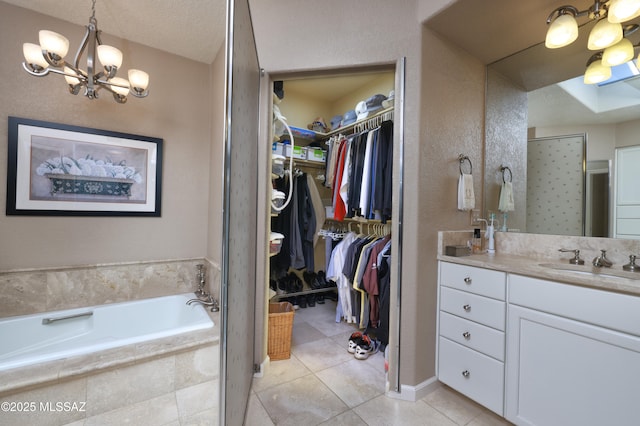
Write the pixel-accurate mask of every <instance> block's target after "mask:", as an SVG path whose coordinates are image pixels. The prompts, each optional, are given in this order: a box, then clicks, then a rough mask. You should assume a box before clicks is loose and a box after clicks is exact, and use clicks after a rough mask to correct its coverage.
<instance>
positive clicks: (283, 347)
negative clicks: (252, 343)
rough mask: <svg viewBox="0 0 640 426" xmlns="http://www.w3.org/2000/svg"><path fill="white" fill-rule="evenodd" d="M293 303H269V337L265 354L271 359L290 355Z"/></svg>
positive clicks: (287, 357)
mask: <svg viewBox="0 0 640 426" xmlns="http://www.w3.org/2000/svg"><path fill="white" fill-rule="evenodd" d="M294 314H295V311H294V310H293V305H292V304H291V303H289V302H278V303H269V339H268V341H267V354H268V355H269V358H271V360H279V359H289V358H290V357H291V332H292V330H293V315H294Z"/></svg>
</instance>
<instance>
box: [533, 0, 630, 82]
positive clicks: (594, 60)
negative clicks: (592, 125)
mask: <svg viewBox="0 0 640 426" xmlns="http://www.w3.org/2000/svg"><path fill="white" fill-rule="evenodd" d="M582 16H588V17H589V19H590V20H592V21H597V22H596V24H595V25H594V27H593V28H592V29H591V32H590V33H589V40H588V42H587V49H589V50H594V51H597V52H596V53H594V54H593V55H592V56H591V57H590V58H589V60H588V61H587V70H586V72H585V75H584V82H585V83H586V84H595V83H600V82H603V81H606V80H608V79H609V78H610V77H611V67H613V66H616V65H620V64H624V63H626V62H629V61H630V60H632V59H633V57H634V55H635V53H634V49H635V48H636V47H638V46H640V45H633V43H631V41H629V40H628V39H627V38H626V37H627V36H628V35H630V34H632V33H633V32H635V31H636V30H637V29H638V28H639V26H638V25H637V24H633V25H630V24H626V25H624V26H623V23H625V22H628V21H630V20H632V19H634V18H637V17H638V16H640V0H602V1H600V0H595V1H594V3H593V5H592V6H591V7H590V8H589V9H586V10H578V9H577V8H575V7H573V6H560V7H558V8H557V9H555V10H554V11H553V12H551V14H549V17H548V18H547V24H548V25H549V28H548V30H547V36H546V39H545V46H546V47H548V48H549V49H557V48H560V47H564V46H567V45H569V44H571V43H573V42H574V41H575V40H576V39H577V38H578V23H577V21H576V18H579V17H582Z"/></svg>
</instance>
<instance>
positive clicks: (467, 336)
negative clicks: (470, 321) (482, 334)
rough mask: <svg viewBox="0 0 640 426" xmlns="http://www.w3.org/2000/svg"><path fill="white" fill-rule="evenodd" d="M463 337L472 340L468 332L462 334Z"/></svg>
mask: <svg viewBox="0 0 640 426" xmlns="http://www.w3.org/2000/svg"><path fill="white" fill-rule="evenodd" d="M462 337H464V338H465V339H467V340H469V339H470V338H471V333H469V332H468V331H465V332H464V333H462Z"/></svg>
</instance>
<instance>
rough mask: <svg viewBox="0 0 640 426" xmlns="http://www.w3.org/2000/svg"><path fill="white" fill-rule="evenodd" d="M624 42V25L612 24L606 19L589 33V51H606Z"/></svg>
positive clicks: (599, 22) (600, 21)
mask: <svg viewBox="0 0 640 426" xmlns="http://www.w3.org/2000/svg"><path fill="white" fill-rule="evenodd" d="M620 40H622V25H620V24H612V23H611V22H609V21H608V20H606V19H601V20H599V21H598V23H597V24H596V25H595V26H594V27H593V29H592V30H591V33H589V42H588V44H587V48H588V49H589V50H601V49H606V48H607V47H609V46H613V45H614V44H616V43H617V42H619V41H620Z"/></svg>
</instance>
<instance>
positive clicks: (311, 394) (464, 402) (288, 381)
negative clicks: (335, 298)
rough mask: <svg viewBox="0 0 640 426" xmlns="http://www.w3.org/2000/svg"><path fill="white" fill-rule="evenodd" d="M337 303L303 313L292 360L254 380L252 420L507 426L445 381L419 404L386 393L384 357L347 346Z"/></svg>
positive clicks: (253, 425) (347, 425) (256, 424)
mask: <svg viewBox="0 0 640 426" xmlns="http://www.w3.org/2000/svg"><path fill="white" fill-rule="evenodd" d="M335 306H336V304H335V302H332V301H330V300H327V301H326V303H325V304H324V305H318V304H316V306H314V307H308V308H306V309H300V310H298V311H296V314H295V317H294V326H293V336H292V349H291V358H290V359H288V360H281V361H272V362H271V365H270V366H269V368H268V369H267V371H266V372H265V374H264V377H261V378H254V379H253V387H252V390H251V395H250V399H249V409H248V411H247V419H246V423H245V424H246V425H248V426H266V425H304V426H312V425H319V424H322V425H340V426H351V425H354V426H356V425H371V426H373V425H394V426H395V425H403V426H405V425H429V426H431V425H443V426H456V425H470V426H481V425H487V426H489V425H507V424H509V423H508V422H506V421H505V420H504V419H502V418H500V417H498V416H496V415H495V414H493V413H492V412H490V411H488V410H486V409H484V408H483V407H481V406H480V405H478V404H476V403H475V402H473V401H471V400H469V399H467V398H465V397H464V396H462V395H460V394H459V393H457V392H455V391H453V390H451V389H449V388H448V387H446V386H441V387H439V388H438V389H437V390H435V391H434V392H432V393H430V394H429V395H427V396H426V397H425V398H423V399H421V400H419V401H417V402H407V401H402V400H397V399H393V398H389V397H386V396H385V395H384V388H385V373H384V355H383V354H382V353H381V352H380V353H377V354H375V355H372V356H371V357H369V359H367V360H357V359H355V358H354V357H353V355H352V354H350V353H348V352H347V350H346V346H347V342H348V339H349V336H350V335H351V333H352V332H353V331H355V326H354V325H353V324H346V323H344V322H342V323H336V322H335V321H334V318H335Z"/></svg>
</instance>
